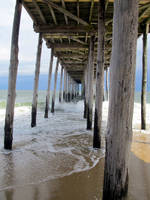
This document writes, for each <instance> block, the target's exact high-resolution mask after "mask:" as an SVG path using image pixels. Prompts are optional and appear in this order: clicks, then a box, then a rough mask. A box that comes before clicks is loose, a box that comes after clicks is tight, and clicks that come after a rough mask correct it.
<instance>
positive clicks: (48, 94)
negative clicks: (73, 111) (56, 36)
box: [44, 49, 54, 118]
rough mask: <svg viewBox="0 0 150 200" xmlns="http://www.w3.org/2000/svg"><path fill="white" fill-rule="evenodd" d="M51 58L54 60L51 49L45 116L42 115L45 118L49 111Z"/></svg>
mask: <svg viewBox="0 0 150 200" xmlns="http://www.w3.org/2000/svg"><path fill="white" fill-rule="evenodd" d="M53 58H54V52H53V49H51V58H50V65H49V73H48V87H47V95H46V105H45V115H44V117H45V118H48V111H49V101H50V89H51V78H52V69H53Z"/></svg>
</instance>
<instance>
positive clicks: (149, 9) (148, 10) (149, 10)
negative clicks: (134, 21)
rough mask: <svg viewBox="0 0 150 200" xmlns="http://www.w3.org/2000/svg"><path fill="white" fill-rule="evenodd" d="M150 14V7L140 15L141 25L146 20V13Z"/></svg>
mask: <svg viewBox="0 0 150 200" xmlns="http://www.w3.org/2000/svg"><path fill="white" fill-rule="evenodd" d="M149 12H150V6H149V7H147V8H146V9H145V10H144V11H143V12H142V13H140V15H139V23H141V22H142V21H143V20H144V18H143V17H144V15H145V14H146V13H149Z"/></svg>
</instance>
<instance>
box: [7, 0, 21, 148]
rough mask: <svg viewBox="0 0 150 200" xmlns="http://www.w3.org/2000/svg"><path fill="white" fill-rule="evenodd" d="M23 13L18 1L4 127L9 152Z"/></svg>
mask: <svg viewBox="0 0 150 200" xmlns="http://www.w3.org/2000/svg"><path fill="white" fill-rule="evenodd" d="M21 12H22V1H20V0H16V6H15V14H14V21H13V30H12V40H11V53H10V65H9V82H8V96H7V105H6V114H5V127H4V148H5V149H8V150H11V149H12V141H13V121H14V107H15V98H16V79H17V71H18V51H19V48H18V40H19V30H20V19H21Z"/></svg>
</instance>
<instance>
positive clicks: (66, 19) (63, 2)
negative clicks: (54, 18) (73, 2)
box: [61, 0, 68, 24]
mask: <svg viewBox="0 0 150 200" xmlns="http://www.w3.org/2000/svg"><path fill="white" fill-rule="evenodd" d="M61 2H62V7H63V8H64V9H66V5H65V1H64V0H61ZM64 17H65V22H66V24H68V18H67V16H66V15H65V14H64Z"/></svg>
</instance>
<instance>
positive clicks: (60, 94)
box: [59, 66, 63, 102]
mask: <svg viewBox="0 0 150 200" xmlns="http://www.w3.org/2000/svg"><path fill="white" fill-rule="evenodd" d="M62 81H63V66H61V75H60V87H59V102H61V101H62Z"/></svg>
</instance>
